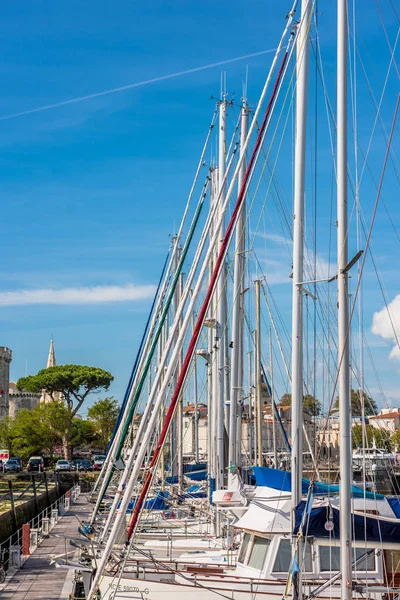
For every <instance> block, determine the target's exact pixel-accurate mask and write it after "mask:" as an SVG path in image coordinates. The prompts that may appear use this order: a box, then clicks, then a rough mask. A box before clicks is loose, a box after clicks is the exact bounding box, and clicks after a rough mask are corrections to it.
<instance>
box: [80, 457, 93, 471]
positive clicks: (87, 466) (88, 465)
mask: <svg viewBox="0 0 400 600" xmlns="http://www.w3.org/2000/svg"><path fill="white" fill-rule="evenodd" d="M79 470H80V471H93V464H92V461H91V460H89V459H86V458H85V459H84V460H82V461H81V464H80V465H79Z"/></svg>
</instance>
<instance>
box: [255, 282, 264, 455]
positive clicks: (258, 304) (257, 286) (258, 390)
mask: <svg viewBox="0 0 400 600" xmlns="http://www.w3.org/2000/svg"><path fill="white" fill-rule="evenodd" d="M254 285H255V292H256V330H255V332H254V342H255V358H254V377H255V381H254V386H255V398H256V402H255V405H256V406H255V409H256V410H255V417H256V423H257V448H256V460H255V464H256V465H257V466H258V467H262V466H263V453H262V450H263V443H262V418H263V413H262V393H261V302H260V280H259V279H256V281H255V282H254Z"/></svg>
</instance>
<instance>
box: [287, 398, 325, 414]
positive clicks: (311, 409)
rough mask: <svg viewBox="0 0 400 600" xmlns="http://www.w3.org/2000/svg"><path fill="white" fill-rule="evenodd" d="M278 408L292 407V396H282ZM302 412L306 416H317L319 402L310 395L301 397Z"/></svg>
mask: <svg viewBox="0 0 400 600" xmlns="http://www.w3.org/2000/svg"><path fill="white" fill-rule="evenodd" d="M279 406H292V394H283V396H282V397H281V399H280V400H279ZM303 410H304V412H305V413H306V414H307V415H310V416H317V415H319V414H320V412H321V402H320V401H319V400H318V399H317V398H314V396H313V395H312V394H305V395H304V396H303Z"/></svg>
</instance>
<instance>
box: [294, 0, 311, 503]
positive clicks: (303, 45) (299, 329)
mask: <svg viewBox="0 0 400 600" xmlns="http://www.w3.org/2000/svg"><path fill="white" fill-rule="evenodd" d="M310 15H311V0H302V4H301V21H300V25H299V27H300V31H299V32H298V36H297V42H296V71H297V84H296V85H297V87H296V147H295V174H294V211H293V218H294V226H293V288H292V293H293V295H292V454H291V470H292V508H293V511H294V509H295V507H296V506H297V505H298V503H299V502H300V501H301V480H302V466H303V436H302V422H303V291H302V285H301V284H302V283H303V282H304V278H303V272H304V268H303V264H304V192H305V167H306V129H307V95H308V93H307V92H308V65H309V40H308V37H309V27H310Z"/></svg>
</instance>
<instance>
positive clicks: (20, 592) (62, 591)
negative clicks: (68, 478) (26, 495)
mask: <svg viewBox="0 0 400 600" xmlns="http://www.w3.org/2000/svg"><path fill="white" fill-rule="evenodd" d="M90 513H91V506H90V505H89V503H88V501H87V497H86V495H84V494H82V495H80V496H79V497H78V499H77V500H76V502H75V503H74V504H73V505H72V506H71V508H70V510H69V511H68V513H66V514H65V515H64V516H63V517H61V518H60V519H59V521H58V523H57V524H56V525H55V527H54V528H53V529H52V530H51V532H50V536H49V537H48V538H45V539H44V540H43V541H42V542H41V543H40V545H39V546H38V547H37V548H36V550H35V551H34V553H33V554H32V555H31V556H30V557H29V558H28V560H27V561H26V562H25V563H24V565H23V567H22V568H21V569H20V570H18V571H16V573H15V574H14V575H13V576H12V578H11V579H10V578H9V577H7V579H6V581H5V583H4V584H2V585H1V586H0V599H1V600H61V599H64V600H67V599H68V598H69V594H70V593H71V583H72V578H73V572H72V571H69V570H67V569H56V568H55V567H54V565H50V560H51V557H52V556H53V555H59V554H63V553H65V552H66V551H67V552H71V554H70V555H69V557H70V558H72V556H73V553H74V549H73V547H72V546H70V545H69V543H68V540H65V538H64V537H56V536H55V535H54V534H58V535H61V536H77V535H79V534H78V527H79V522H80V521H82V520H86V519H87V518H88V517H89V516H90Z"/></svg>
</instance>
